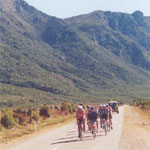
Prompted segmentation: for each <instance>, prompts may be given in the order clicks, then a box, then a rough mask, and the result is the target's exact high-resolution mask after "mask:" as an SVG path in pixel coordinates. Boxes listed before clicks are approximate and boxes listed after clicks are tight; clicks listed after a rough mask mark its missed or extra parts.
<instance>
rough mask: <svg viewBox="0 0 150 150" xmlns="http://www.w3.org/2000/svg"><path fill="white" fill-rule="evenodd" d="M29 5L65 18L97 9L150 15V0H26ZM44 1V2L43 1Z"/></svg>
mask: <svg viewBox="0 0 150 150" xmlns="http://www.w3.org/2000/svg"><path fill="white" fill-rule="evenodd" d="M25 1H26V2H27V3H28V4H29V5H31V6H33V7H35V8H36V9H38V10H40V11H42V12H43V13H46V14H48V15H50V16H54V17H57V18H61V19H65V18H70V17H74V16H79V15H84V14H88V13H92V12H95V11H111V12H121V13H128V14H132V13H133V12H135V11H141V12H142V13H143V14H144V16H149V17H150V9H149V5H150V0H143V1H142V2H141V0H132V2H131V1H130V0H126V1H124V2H120V0H115V2H112V1H111V0H105V1H103V0H92V1H91V0H82V1H80V0H76V1H71V0H62V1H59V0H25ZM43 1H44V3H43Z"/></svg>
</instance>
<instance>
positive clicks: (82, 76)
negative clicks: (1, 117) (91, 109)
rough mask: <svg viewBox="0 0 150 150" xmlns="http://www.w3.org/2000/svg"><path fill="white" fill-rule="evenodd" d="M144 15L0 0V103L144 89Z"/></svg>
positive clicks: (102, 96) (149, 62) (122, 95)
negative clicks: (59, 10)
mask: <svg viewBox="0 0 150 150" xmlns="http://www.w3.org/2000/svg"><path fill="white" fill-rule="evenodd" d="M149 79H150V17H145V16H144V15H143V13H142V12H140V11H136V12H134V13H133V14H126V13H116V12H109V11H106V12H104V11H95V12H92V13H90V14H85V15H80V16H76V17H72V18H67V19H59V18H56V17H53V16H48V15H46V14H44V13H42V12H41V11H39V10H37V9H35V8H34V7H32V6H30V5H28V4H27V3H26V2H25V1H23V0H0V107H5V106H9V107H12V106H13V107H17V106H20V105H22V106H23V105H24V106H26V105H39V104H42V103H60V102H61V101H64V100H67V101H74V102H77V103H78V102H90V103H93V102H100V101H104V100H107V99H110V98H116V99H118V100H119V101H125V100H131V99H133V98H136V97H139V96H144V97H148V96H150V93H149V90H150V84H149Z"/></svg>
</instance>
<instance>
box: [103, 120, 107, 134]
mask: <svg viewBox="0 0 150 150" xmlns="http://www.w3.org/2000/svg"><path fill="white" fill-rule="evenodd" d="M102 128H103V129H104V131H105V135H107V122H106V119H103V120H102Z"/></svg>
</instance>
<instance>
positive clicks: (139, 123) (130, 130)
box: [120, 106, 150, 150]
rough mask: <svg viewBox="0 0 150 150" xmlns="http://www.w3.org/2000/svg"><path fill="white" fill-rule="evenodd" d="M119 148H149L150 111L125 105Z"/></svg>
mask: <svg viewBox="0 0 150 150" xmlns="http://www.w3.org/2000/svg"><path fill="white" fill-rule="evenodd" d="M120 150H150V111H149V110H141V109H139V108H136V107H130V106H126V108H125V118H124V127H123V135H122V139H121V144H120Z"/></svg>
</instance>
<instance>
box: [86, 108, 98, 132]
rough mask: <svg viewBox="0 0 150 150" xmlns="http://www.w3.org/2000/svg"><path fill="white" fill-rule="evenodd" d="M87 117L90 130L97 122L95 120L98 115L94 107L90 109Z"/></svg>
mask: <svg viewBox="0 0 150 150" xmlns="http://www.w3.org/2000/svg"><path fill="white" fill-rule="evenodd" d="M88 117H89V120H90V124H91V127H90V128H91V129H92V125H93V124H94V123H96V122H97V118H98V113H97V111H96V110H95V107H93V106H92V107H91V112H90V113H89V116H88Z"/></svg>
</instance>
